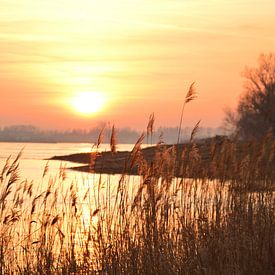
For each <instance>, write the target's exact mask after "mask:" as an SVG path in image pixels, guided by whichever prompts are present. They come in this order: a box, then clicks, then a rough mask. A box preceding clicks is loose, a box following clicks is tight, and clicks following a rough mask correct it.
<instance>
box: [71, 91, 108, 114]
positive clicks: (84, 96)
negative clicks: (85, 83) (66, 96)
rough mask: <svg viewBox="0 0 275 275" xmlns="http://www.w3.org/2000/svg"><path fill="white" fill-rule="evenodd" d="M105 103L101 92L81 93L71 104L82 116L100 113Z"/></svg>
mask: <svg viewBox="0 0 275 275" xmlns="http://www.w3.org/2000/svg"><path fill="white" fill-rule="evenodd" d="M104 102H105V98H104V96H103V94H102V93H99V92H80V93H78V94H77V95H76V96H75V97H74V98H73V99H72V102H71V105H72V106H73V108H74V109H75V110H76V111H77V112H78V113H81V114H85V115H89V114H93V113H97V112H99V111H100V110H101V109H102V107H103V105H104Z"/></svg>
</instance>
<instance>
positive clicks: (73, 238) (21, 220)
mask: <svg viewBox="0 0 275 275" xmlns="http://www.w3.org/2000/svg"><path fill="white" fill-rule="evenodd" d="M113 131H115V129H113ZM143 139H144V135H143V136H142V137H141V138H140V139H139V140H138V142H137V144H136V145H135V146H134V148H133V150H132V155H131V158H130V159H129V160H128V163H126V165H128V166H131V165H138V169H139V178H138V182H135V183H133V181H132V177H131V176H130V175H127V174H122V175H121V176H120V178H119V180H118V181H117V182H114V181H113V179H112V177H111V176H110V177H104V176H103V175H99V176H98V177H97V178H96V180H95V181H94V182H89V183H88V184H87V183H85V182H84V181H83V182H75V181H73V182H72V183H71V184H70V185H67V184H65V181H64V180H65V178H66V170H65V168H64V167H62V166H61V167H60V171H59V174H58V175H56V176H55V177H53V176H51V175H49V174H48V170H49V167H48V165H46V167H45V170H44V171H42V173H41V174H42V175H43V178H42V180H41V182H40V183H33V182H29V181H28V180H22V179H21V178H20V172H19V159H20V154H19V155H18V157H17V158H15V160H13V161H12V160H11V159H8V160H7V161H6V163H5V164H3V168H2V172H1V175H0V273H1V274H13V273H20V274H274V272H275V235H274V233H275V212H274V206H275V203H274V202H275V196H274V179H275V174H274V173H275V169H274V163H275V141H274V139H273V138H272V137H271V136H270V135H269V136H267V137H266V138H265V139H263V140H262V141H260V142H257V143H256V142H251V143H249V144H245V143H243V144H240V143H239V142H237V141H234V140H233V141H230V140H227V139H224V140H222V141H217V140H216V141H215V140H213V141H212V142H211V144H210V146H208V147H207V148H208V149H207V150H208V151H207V152H206V149H204V150H201V149H199V147H198V146H197V144H196V143H194V142H193V141H191V142H190V144H189V145H188V146H185V147H183V146H182V147H180V146H178V147H176V146H169V147H167V146H164V145H158V146H157V148H156V150H155V155H154V158H153V159H152V160H151V161H150V162H148V161H146V160H145V159H144V157H143V155H142V151H141V143H142V140H143ZM112 140H113V141H112V142H113V143H115V133H114V134H113V139H112ZM99 143H100V142H98V144H97V146H99ZM112 148H115V144H112ZM113 152H114V154H115V149H114V150H113ZM178 152H180V158H178V155H177V154H178ZM176 169H179V170H180V172H181V176H180V177H175V176H174V175H175V171H176Z"/></svg>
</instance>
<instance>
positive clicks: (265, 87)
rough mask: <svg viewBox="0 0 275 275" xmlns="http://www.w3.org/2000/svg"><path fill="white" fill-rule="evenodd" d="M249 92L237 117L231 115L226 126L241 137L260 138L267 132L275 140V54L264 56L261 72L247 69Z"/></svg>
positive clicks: (245, 95)
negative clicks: (232, 127) (229, 126)
mask: <svg viewBox="0 0 275 275" xmlns="http://www.w3.org/2000/svg"><path fill="white" fill-rule="evenodd" d="M243 76H244V77H245V78H246V92H245V94H244V95H243V96H242V97H241V99H240V101H239V104H238V107H237V110H236V113H233V112H230V111H227V113H226V119H225V120H226V122H227V124H231V125H233V126H235V129H236V131H237V132H238V134H239V135H240V137H242V138H244V139H247V138H256V139H258V138H260V137H262V136H263V135H264V134H266V132H267V131H269V130H270V131H271V132H272V134H273V136H275V54H268V55H264V54H262V55H260V57H259V63H258V67H257V68H246V69H245V71H244V73H243Z"/></svg>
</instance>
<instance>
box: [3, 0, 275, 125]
mask: <svg viewBox="0 0 275 275" xmlns="http://www.w3.org/2000/svg"><path fill="white" fill-rule="evenodd" d="M274 18H275V2H274V0H263V1H258V0H257V1H255V0H238V1H235V0H232V1H225V0H212V1H211V0H209V1H205V0H158V1H157V0H140V1H137V0H133V1H120V0H116V1H112V0H109V1H108V0H101V1H95V0H78V1H76V0H47V1H44V0H43V1H42V0H21V1H18V0H0V62H1V66H0V96H1V97H0V98H1V105H0V127H3V126H5V125H11V124H34V125H37V126H40V127H41V128H59V129H69V128H70V129H71V128H84V127H88V128H90V127H92V126H94V125H95V124H97V123H98V122H102V121H110V122H111V123H115V125H117V127H124V126H129V127H131V128H137V129H141V128H144V127H145V125H146V124H147V119H148V117H149V115H150V113H152V112H155V116H156V124H157V125H158V126H160V125H162V126H177V124H178V120H179V115H180V110H181V105H182V101H183V98H184V96H185V93H186V91H187V89H188V87H189V85H190V84H191V83H192V82H193V81H196V89H197V92H198V94H199V98H198V99H197V100H196V101H194V102H191V103H190V104H189V105H188V106H187V108H186V112H185V116H184V124H185V125H186V126H192V125H194V124H195V123H196V122H197V121H198V120H199V119H202V126H219V125H220V124H221V122H222V118H223V115H224V111H223V110H224V108H226V107H234V106H236V104H237V100H238V98H239V95H240V94H241V92H242V91H243V79H242V78H241V72H242V71H243V69H244V67H245V65H248V66H255V65H256V64H257V58H258V56H259V54H260V53H269V52H272V51H274V49H275V20H274ZM87 91H90V92H97V93H102V94H103V95H104V97H105V100H106V101H105V104H104V106H103V108H102V109H101V110H100V111H99V112H97V113H93V114H90V115H83V114H80V113H78V112H76V110H74V109H73V107H72V106H71V104H70V102H71V101H72V98H74V97H75V96H77V95H78V93H80V92H87Z"/></svg>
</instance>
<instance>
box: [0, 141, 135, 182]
mask: <svg viewBox="0 0 275 275" xmlns="http://www.w3.org/2000/svg"><path fill="white" fill-rule="evenodd" d="M91 146H92V145H91V144H88V143H13V142H0V169H2V167H3V165H4V164H5V161H6V159H7V158H8V157H9V156H11V157H12V158H15V157H16V156H17V154H18V153H19V152H20V151H21V150H23V154H22V156H21V158H20V175H21V178H22V179H28V180H29V181H30V180H33V181H39V180H41V178H42V175H43V171H44V167H45V165H46V164H47V162H48V161H47V160H46V159H48V158H51V157H52V156H55V155H68V154H73V153H82V152H91V150H92V148H91ZM132 147H133V145H132V144H121V145H118V150H121V151H123V150H131V149H132ZM101 150H103V151H104V150H109V147H108V145H107V144H103V145H102V146H101ZM61 164H62V166H64V165H65V166H66V167H73V166H78V164H76V163H72V162H64V161H63V162H62V163H61V161H56V160H50V161H49V162H48V165H49V174H51V175H55V174H57V173H58V171H59V168H60V165H61ZM79 165H81V164H79ZM66 175H67V180H75V179H77V180H78V179H80V180H83V177H90V175H89V174H88V173H84V172H77V171H72V170H69V169H68V170H67V173H66Z"/></svg>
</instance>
